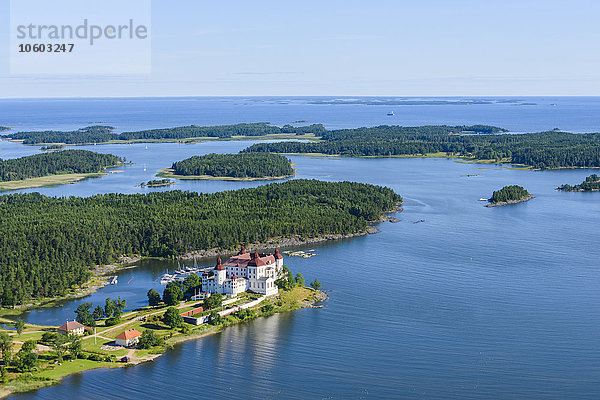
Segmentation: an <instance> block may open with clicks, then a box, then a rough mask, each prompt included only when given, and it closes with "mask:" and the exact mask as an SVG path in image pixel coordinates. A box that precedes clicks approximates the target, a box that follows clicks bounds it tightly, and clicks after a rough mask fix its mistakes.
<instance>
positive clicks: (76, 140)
mask: <svg viewBox="0 0 600 400" xmlns="http://www.w3.org/2000/svg"><path fill="white" fill-rule="evenodd" d="M113 130H114V128H113V127H112V126H100V125H96V126H88V127H86V128H82V129H79V130H76V131H67V132H62V131H34V132H15V133H13V134H9V135H6V136H5V137H6V138H10V139H12V140H19V141H22V143H23V144H94V143H96V144H98V143H108V142H115V141H172V140H183V139H192V138H219V139H231V138H233V137H236V136H241V137H259V136H267V135H281V134H288V135H290V134H291V135H293V136H302V135H306V134H308V133H313V134H315V135H318V134H321V133H323V132H325V128H324V127H323V125H308V126H300V127H294V126H292V125H284V126H283V127H281V128H280V127H278V126H275V125H271V124H268V123H265V122H260V123H250V124H236V125H218V126H198V125H190V126H180V127H175V128H164V129H150V130H143V131H136V132H123V133H120V134H119V133H114V132H113Z"/></svg>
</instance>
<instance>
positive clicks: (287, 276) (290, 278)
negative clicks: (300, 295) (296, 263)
mask: <svg viewBox="0 0 600 400" xmlns="http://www.w3.org/2000/svg"><path fill="white" fill-rule="evenodd" d="M280 276H281V277H280V278H279V279H277V280H276V281H275V285H277V287H278V288H279V289H282V290H291V289H292V288H293V287H294V285H295V284H296V280H295V279H294V275H293V274H292V271H291V270H290V269H289V268H288V267H287V266H286V265H284V266H283V272H282V274H281V275H280Z"/></svg>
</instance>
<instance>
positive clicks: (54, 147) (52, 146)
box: [40, 144, 67, 151]
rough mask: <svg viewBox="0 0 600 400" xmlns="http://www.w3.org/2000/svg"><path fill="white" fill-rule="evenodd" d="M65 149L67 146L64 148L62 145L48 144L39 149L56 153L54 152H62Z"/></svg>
mask: <svg viewBox="0 0 600 400" xmlns="http://www.w3.org/2000/svg"><path fill="white" fill-rule="evenodd" d="M66 147H67V146H65V145H64V144H49V145H47V146H42V147H40V150H41V151H56V150H63V149H65V148H66Z"/></svg>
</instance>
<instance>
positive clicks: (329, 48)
mask: <svg viewBox="0 0 600 400" xmlns="http://www.w3.org/2000/svg"><path fill="white" fill-rule="evenodd" d="M16 1H19V0H16ZM21 1H26V0H21ZM60 1H61V0H56V2H49V3H52V4H54V5H56V6H57V7H56V9H57V12H60V13H61V14H62V15H63V17H65V18H68V17H69V8H68V7H64V8H61V7H60V5H59V3H60ZM85 1H88V0H79V2H80V3H81V2H85ZM148 1H150V0H148ZM9 3H10V2H9V0H0V21H2V22H3V23H2V26H3V27H4V28H2V29H0V32H3V33H0V54H4V56H3V57H2V58H0V60H1V61H2V62H0V97H122V96H128V97H138V96H236V95H241V96H251V95H255V96H550V95H554V96H563V95H565V96H567V95H568V96H597V95H600V68H599V66H600V51H598V50H599V45H600V26H599V25H598V23H597V20H598V18H599V17H600V1H593V0H569V1H567V0H564V1H556V0H539V1H538V0H520V1H513V0H503V1H489V0H480V1H475V0H455V1H451V0H446V1H441V0H419V1H413V0H411V1H404V0H395V1H386V0H370V1H365V0H361V1H355V0H343V1H341V0H319V1H314V0H302V1H282V0H278V1H271V0H267V1H266V0H254V1H247V0H245V1H238V0H221V1H218V2H215V1H210V2H209V1H206V0H169V1H166V0H151V10H150V16H151V24H150V30H151V35H150V37H151V46H150V49H151V54H150V59H149V60H150V61H149V62H150V68H148V69H147V70H146V71H144V72H143V73H136V72H131V71H125V70H124V69H123V68H121V69H120V68H116V69H115V70H114V71H112V72H111V73H106V72H105V73H102V74H99V73H93V72H92V73H85V71H81V73H76V74H71V73H69V74H65V73H63V72H61V71H57V70H52V67H51V66H49V67H48V70H47V71H46V73H45V74H29V75H20V74H15V73H14V71H13V72H11V70H10V60H9V59H10V57H9V54H10V51H11V49H13V47H14V46H12V44H11V43H10V40H9V35H10V34H11V32H9V31H10V28H9V25H10V21H11V15H10V4H9ZM90 3H93V2H91V1H90ZM40 65H44V64H43V63H42V64H40Z"/></svg>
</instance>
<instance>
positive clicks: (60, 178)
mask: <svg viewBox="0 0 600 400" xmlns="http://www.w3.org/2000/svg"><path fill="white" fill-rule="evenodd" d="M103 175H106V174H105V173H91V174H60V175H48V176H41V177H39V178H27V179H23V180H20V181H8V182H0V191H2V190H17V189H28V188H34V187H44V186H56V185H65V184H67V183H75V182H78V181H81V180H83V179H88V178H99V177H101V176H103Z"/></svg>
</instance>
